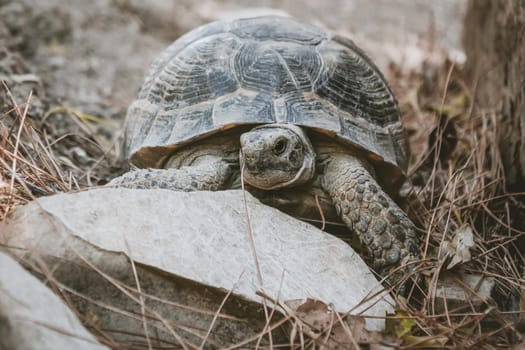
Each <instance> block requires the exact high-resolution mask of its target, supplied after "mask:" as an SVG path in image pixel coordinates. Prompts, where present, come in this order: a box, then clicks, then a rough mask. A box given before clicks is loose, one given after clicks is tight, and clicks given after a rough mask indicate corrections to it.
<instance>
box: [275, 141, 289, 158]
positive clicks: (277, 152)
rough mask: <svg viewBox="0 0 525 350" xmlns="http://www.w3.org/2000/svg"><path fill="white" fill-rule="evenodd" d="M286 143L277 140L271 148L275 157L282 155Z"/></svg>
mask: <svg viewBox="0 0 525 350" xmlns="http://www.w3.org/2000/svg"><path fill="white" fill-rule="evenodd" d="M286 146H287V142H286V140H283V139H281V140H278V141H277V142H276V143H275V145H274V146H273V153H274V154H275V155H277V156H278V155H280V154H283V152H284V151H286Z"/></svg>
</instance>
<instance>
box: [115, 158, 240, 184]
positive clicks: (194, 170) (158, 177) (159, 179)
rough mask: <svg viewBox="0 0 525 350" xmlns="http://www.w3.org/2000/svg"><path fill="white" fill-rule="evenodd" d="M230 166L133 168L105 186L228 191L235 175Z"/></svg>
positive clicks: (208, 163)
mask: <svg viewBox="0 0 525 350" xmlns="http://www.w3.org/2000/svg"><path fill="white" fill-rule="evenodd" d="M233 169H234V167H233V166H232V164H230V163H228V162H226V161H224V160H223V159H220V158H216V159H209V158H208V159H207V161H205V162H201V163H200V164H195V165H191V166H183V167H181V168H178V169H177V168H168V169H137V170H132V171H129V172H127V173H125V174H123V175H122V176H119V177H117V178H114V179H113V180H111V181H110V182H109V183H108V184H107V185H106V186H110V187H126V188H138V189H155V188H159V189H169V190H174V191H186V192H188V191H219V190H224V189H228V188H230V186H231V183H232V182H233V180H234V176H235V175H237V176H238V174H237V173H238V172H237V173H236V172H235V171H234V170H233Z"/></svg>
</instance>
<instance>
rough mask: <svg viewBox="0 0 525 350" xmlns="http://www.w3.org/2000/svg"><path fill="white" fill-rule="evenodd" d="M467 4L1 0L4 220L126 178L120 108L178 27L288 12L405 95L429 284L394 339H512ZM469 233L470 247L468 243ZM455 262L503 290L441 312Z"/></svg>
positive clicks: (507, 228) (506, 230)
mask: <svg viewBox="0 0 525 350" xmlns="http://www.w3.org/2000/svg"><path fill="white" fill-rule="evenodd" d="M247 6H248V8H247ZM464 7H465V3H464V1H460V0H446V1H445V0H443V1H440V2H430V1H425V0H413V1H410V0H390V1H387V0H376V1H367V0H346V1H343V0H327V1H322V2H319V1H309V0H308V1H304V2H301V3H298V2H296V1H291V0H290V1H288V0H285V1H272V0H257V1H251V2H249V3H248V2H243V1H233V0H204V1H200V2H194V1H191V0H180V1H164V0H145V1H140V0H94V1H81V0H68V1H66V0H46V1H39V0H0V80H2V86H0V135H1V138H0V170H1V172H0V220H2V219H5V218H6V217H8V216H9V215H10V213H11V212H12V210H13V208H15V207H16V206H17V205H21V204H24V203H27V201H29V200H31V199H33V198H36V197H40V196H43V195H49V194H53V193H57V192H69V191H74V190H79V189H84V188H87V187H93V186H97V185H103V184H105V183H106V182H107V181H108V180H109V179H111V178H112V177H113V176H115V175H116V174H119V173H120V172H122V171H124V169H125V167H126V164H124V162H122V161H121V160H120V159H119V154H120V138H121V126H122V123H123V120H124V117H125V113H126V109H127V106H128V105H129V104H130V103H131V101H132V100H133V99H134V98H135V95H136V93H137V91H138V89H139V87H140V85H141V83H142V81H143V79H144V76H145V74H146V71H147V68H148V66H149V64H150V62H151V61H152V60H153V58H154V57H155V56H157V55H158V54H159V53H160V52H161V51H162V50H163V49H164V48H165V47H166V46H167V45H168V44H169V43H171V42H172V41H173V40H174V39H176V38H177V37H178V36H180V35H181V34H182V33H184V32H186V31H188V30H190V29H192V28H194V27H196V26H197V25H199V24H203V23H206V22H209V21H211V20H217V19H227V18H232V17H237V16H245V15H254V14H255V15H257V14H267V13H273V14H285V13H289V14H291V15H293V16H296V17H299V18H302V19H305V20H308V21H310V22H313V23H315V24H318V25H321V26H324V27H327V28H329V29H332V30H336V31H338V32H341V33H343V34H346V35H349V36H351V37H352V38H353V39H354V40H355V41H356V43H358V44H359V45H360V46H361V47H363V48H364V49H365V50H366V51H367V52H368V53H369V55H370V56H371V57H372V58H373V59H374V60H375V61H376V62H377V64H378V65H379V67H380V68H381V69H382V70H383V71H384V72H385V75H386V76H387V79H388V80H389V81H390V83H391V85H392V87H393V89H394V91H395V92H396V95H397V96H398V99H399V102H400V107H401V110H402V113H403V122H404V124H405V126H406V128H407V130H408V132H409V138H410V148H411V153H412V155H411V161H410V169H409V175H410V181H409V182H408V183H407V185H406V186H404V188H403V190H402V193H401V196H400V198H399V201H400V203H401V204H402V205H403V206H404V207H405V209H406V210H407V211H408V212H409V214H410V216H411V218H412V219H413V220H414V222H416V223H417V225H418V227H420V229H421V230H420V231H421V234H422V237H423V239H422V247H421V248H422V251H423V252H424V257H425V259H424V260H423V261H422V265H421V271H422V272H423V275H424V276H426V277H425V279H426V281H427V284H428V289H426V290H424V291H421V292H420V293H416V294H418V295H412V296H410V297H409V298H408V299H406V300H405V299H400V300H398V304H397V315H396V318H394V320H395V321H394V322H393V323H392V324H393V325H394V326H393V327H394V329H390V330H389V334H390V335H392V334H395V336H396V337H397V338H399V339H402V341H403V345H405V346H414V347H416V346H418V344H419V345H421V344H423V346H433V347H436V346H445V345H446V346H448V347H450V348H457V347H461V346H464V347H474V346H482V347H485V348H500V347H502V346H503V347H506V346H509V344H511V343H513V342H518V341H519V339H520V338H519V337H520V336H519V335H518V332H514V330H515V328H513V327H514V325H513V322H516V320H517V319H518V317H517V316H516V314H515V312H516V310H518V309H519V306H518V304H519V296H520V288H523V287H522V286H523V284H522V279H521V276H520V274H522V273H523V271H522V267H519V266H520V264H521V265H522V261H523V257H522V256H521V255H520V254H522V253H520V252H522V250H521V249H520V248H519V240H518V238H519V237H520V235H522V231H519V228H520V227H519V221H520V220H521V217H520V215H518V214H516V213H519V212H520V204H519V202H517V201H516V200H515V198H514V197H513V196H512V194H508V193H506V192H505V189H504V183H505V179H504V176H503V175H502V170H501V166H500V162H499V158H498V157H499V155H498V152H497V150H496V149H495V148H494V147H493V145H494V133H493V129H494V121H495V119H494V115H491V114H490V113H485V114H475V113H473V110H474V108H473V105H472V102H471V101H472V89H471V88H470V85H469V84H468V83H467V82H465V81H464V80H463V78H462V75H461V69H462V65H463V64H464V63H465V56H464V54H463V52H462V51H461V43H460V37H461V28H462V16H463V15H464ZM468 238H471V240H472V241H474V242H475V244H474V243H473V245H468V244H467V245H466V247H465V245H462V243H461V242H462V240H468ZM458 242H459V243H458ZM471 253H472V255H471ZM451 261H454V264H453V265H457V266H459V268H458V267H456V270H452V272H458V273H459V272H462V273H463V272H468V273H470V274H473V275H484V276H490V277H491V278H493V280H494V281H495V287H494V291H495V293H496V294H495V295H496V296H495V297H494V298H493V299H490V301H487V302H484V303H482V305H483V306H482V308H481V309H479V308H477V306H476V308H474V309H475V311H474V309H469V310H468V312H467V311H464V310H460V309H457V310H456V311H457V312H456V314H453V317H451V316H450V315H449V312H452V311H451V310H445V311H437V309H438V308H435V299H434V298H435V296H436V288H435V287H436V285H437V281H438V279H439V276H440V273H441V271H442V270H448V267H450V263H451ZM450 268H452V267H450ZM66 299H67V298H66ZM464 304H465V303H464ZM463 306H464V305H463ZM458 310H459V311H458ZM460 311H461V312H460ZM480 311H483V313H482V312H480ZM408 316H410V317H409V318H408V320H409V322H403V321H401V320H403V319H404V317H408ZM86 318H87V319H89V317H86ZM377 337H379V336H377ZM385 339H386V338H385ZM112 347H117V346H116V345H115V344H112Z"/></svg>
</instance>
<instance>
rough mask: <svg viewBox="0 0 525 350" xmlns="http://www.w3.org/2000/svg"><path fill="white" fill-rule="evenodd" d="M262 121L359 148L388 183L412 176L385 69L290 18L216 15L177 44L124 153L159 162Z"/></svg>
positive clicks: (133, 119) (155, 75) (133, 117)
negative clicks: (313, 132)
mask: <svg viewBox="0 0 525 350" xmlns="http://www.w3.org/2000/svg"><path fill="white" fill-rule="evenodd" d="M264 123H291V124H295V125H299V126H304V127H307V128H309V129H314V130H316V131H318V132H321V133H324V134H326V135H329V136H330V137H332V138H333V139H336V140H338V141H339V142H343V143H346V144H348V145H352V146H354V147H357V148H359V149H361V150H362V151H365V152H366V154H367V156H368V157H369V158H370V159H371V160H372V161H373V162H375V164H376V165H378V164H379V165H380V166H382V167H383V168H382V170H384V171H383V172H386V175H387V176H386V178H389V180H388V182H390V183H393V182H394V181H396V179H398V178H400V177H403V175H404V174H405V171H406V147H405V143H406V138H405V134H404V131H403V129H402V126H401V123H400V113H399V108H398V105H397V101H396V99H395V97H394V95H393V93H392V91H391V90H390V88H389V86H388V84H387V82H386V81H385V79H384V77H383V75H382V74H381V72H380V71H379V70H378V68H377V67H376V66H375V65H374V64H373V63H372V62H371V61H370V59H369V58H368V57H367V56H366V55H365V54H364V53H363V51H361V50H360V49H359V48H358V47H356V45H355V44H354V43H353V42H352V41H351V40H349V39H347V38H344V37H342V36H339V35H337V34H334V33H331V32H327V31H325V30H322V29H320V28H317V27H315V26H312V25H308V24H305V23H302V22H299V21H297V20H295V19H292V18H286V17H273V16H270V17H258V18H249V19H239V20H235V21H232V22H214V23H211V24H207V25H204V26H202V27H199V28H197V29H195V30H193V31H191V32H189V33H188V34H186V35H184V36H182V37H181V38H179V39H178V40H177V41H175V42H174V43H173V44H172V45H171V46H169V47H168V48H167V49H166V50H165V51H164V53H162V55H161V56H160V57H159V58H158V59H157V60H156V61H154V62H153V64H152V66H151V68H150V71H149V74H148V76H147V78H146V80H145V82H144V85H143V86H142V89H141V91H140V93H139V96H138V98H137V100H135V102H134V103H133V104H132V105H131V106H130V108H129V110H128V115H127V119H126V134H125V138H126V141H125V149H124V152H125V155H126V157H127V158H129V159H130V161H131V162H132V163H133V164H135V165H137V166H139V167H159V164H162V159H164V158H166V156H168V155H170V154H173V151H174V150H175V149H177V148H179V147H181V146H183V145H187V144H188V143H191V142H194V141H196V140H199V139H202V138H205V137H208V136H210V135H212V134H214V133H218V132H223V131H225V130H227V129H230V128H233V127H237V126H240V125H247V124H249V125H257V124H264Z"/></svg>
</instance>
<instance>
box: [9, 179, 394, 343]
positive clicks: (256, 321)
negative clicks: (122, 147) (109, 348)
mask: <svg viewBox="0 0 525 350" xmlns="http://www.w3.org/2000/svg"><path fill="white" fill-rule="evenodd" d="M246 196H247V201H246V204H247V208H248V213H247V212H246V209H245V204H244V201H243V196H242V192H240V191H235V190H233V191H221V192H191V193H184V192H173V191H169V190H128V189H97V190H91V191H86V192H80V193H76V194H63V195H56V196H52V197H44V198H40V199H38V200H36V201H34V202H32V203H30V204H28V205H26V206H25V207H21V208H18V209H17V210H16V211H15V213H14V215H13V216H12V217H11V218H10V219H8V220H6V222H3V223H0V243H3V244H6V245H7V246H10V247H18V248H23V250H18V249H13V250H12V252H13V253H16V254H18V255H20V256H21V257H25V258H30V256H31V255H33V256H35V254H36V255H39V256H42V257H43V259H44V260H45V261H46V262H47V263H48V264H49V265H50V266H53V268H54V276H55V277H56V278H57V279H58V280H60V281H61V283H64V284H65V285H68V286H70V288H72V289H75V290H76V291H78V292H80V293H83V294H85V295H87V296H89V297H90V298H92V299H96V300H98V301H99V302H102V303H105V305H111V306H114V307H116V308H118V309H123V310H127V311H126V312H136V313H138V314H140V305H139V304H140V303H139V302H138V301H137V298H136V297H131V296H129V295H127V294H126V293H124V292H122V291H121V290H120V289H119V288H116V286H115V284H117V282H115V280H118V281H120V282H118V283H122V284H125V285H127V286H129V289H130V290H136V289H137V282H136V280H135V278H134V276H133V273H132V270H133V269H132V265H131V264H130V261H129V258H128V257H130V258H131V259H132V260H133V261H134V263H135V264H136V265H135V266H136V269H137V274H138V280H139V283H140V287H141V289H142V291H143V292H144V293H146V294H148V295H149V294H151V295H154V296H155V297H149V298H147V300H146V304H147V308H146V309H147V310H148V308H151V310H149V311H147V312H148V313H149V315H156V317H157V316H158V317H157V318H160V316H159V315H162V317H163V318H166V319H167V320H169V321H170V322H175V323H176V324H184V325H185V327H187V328H184V327H182V326H181V329H182V330H183V331H184V332H187V333H191V332H190V331H189V329H191V328H192V326H193V327H194V328H193V329H192V330H191V331H192V332H193V333H195V332H197V333H201V334H203V332H202V330H203V329H204V330H206V329H208V327H209V326H210V322H211V318H212V317H211V316H210V313H209V312H208V314H206V313H205V312H204V313H203V312H195V311H194V310H193V311H192V310H187V309H184V308H181V307H178V308H177V307H176V308H175V309H176V310H174V307H173V306H172V305H169V302H175V303H180V304H185V305H188V306H191V307H194V308H199V309H201V310H210V311H211V315H213V314H214V313H215V311H216V310H217V309H218V307H219V304H220V303H221V301H222V299H223V298H224V295H225V291H229V290H233V296H231V297H230V298H229V299H228V302H227V304H226V305H225V306H224V308H223V309H222V311H223V312H226V313H228V314H230V315H233V316H235V317H240V318H244V319H248V320H249V322H236V321H231V320H226V318H221V317H219V319H218V320H217V321H216V323H215V327H214V331H217V334H221V335H220V336H219V335H217V336H216V337H214V338H213V333H212V338H210V339H211V340H213V341H216V342H219V343H222V344H225V343H229V342H231V339H239V338H241V339H244V337H241V336H240V335H250V334H257V332H259V331H260V330H261V329H262V327H263V326H264V323H265V317H264V313H262V309H261V307H260V304H259V303H260V302H261V298H260V297H259V296H258V295H257V294H256V293H257V291H264V293H265V294H266V295H268V296H270V297H271V298H275V299H278V300H280V301H286V300H295V299H305V298H307V297H309V298H315V299H320V300H322V301H324V302H327V303H331V304H332V305H333V307H334V308H335V309H336V310H337V311H341V312H347V311H352V313H359V312H360V311H363V310H364V309H365V308H367V307H368V306H370V305H372V304H374V303H375V305H373V306H372V307H371V308H370V309H368V310H367V311H366V312H364V314H365V315H369V316H384V315H385V312H387V311H388V312H391V311H392V307H391V306H390V304H391V299H390V298H389V297H388V296H386V295H384V294H382V295H380V296H376V297H375V298H371V299H372V300H371V301H369V302H366V303H363V304H361V302H362V301H363V299H365V298H366V297H367V296H368V295H369V294H370V293H371V291H378V290H380V289H381V287H380V285H379V283H378V282H377V280H376V279H375V277H374V276H373V275H372V273H371V272H370V270H369V269H368V267H367V266H366V265H365V263H364V262H363V261H362V260H361V258H360V257H359V256H358V254H357V253H355V252H354V251H353V250H352V249H351V248H350V247H349V246H348V245H347V244H345V243H343V242H342V241H341V240H339V239H337V238H335V237H333V236H330V235H329V234H326V233H324V232H322V231H320V230H318V229H317V228H315V227H313V226H311V225H309V224H306V223H303V222H301V221H298V220H296V219H294V218H292V217H290V216H288V215H286V214H283V213H282V212H280V211H278V210H276V209H274V208H271V207H268V206H265V205H263V204H261V203H260V202H258V201H257V200H256V199H255V198H253V197H251V196H250V195H249V194H246ZM248 217H249V222H250V226H249V225H248ZM250 232H251V234H253V239H254V245H253V246H254V247H255V252H256V253H255V254H256V256H257V259H258V266H259V268H260V273H261V279H262V286H261V284H260V279H259V277H258V272H257V268H256V262H255V258H254V252H253V250H252V247H251V244H250V239H249V236H250ZM95 269H100V270H101V272H98V273H97V272H96V271H94V270H95ZM102 274H105V275H104V276H102ZM109 276H111V277H109ZM161 300H165V302H162V301H161ZM77 304H78V305H79V306H78V307H79V309H81V311H86V310H91V311H92V312H94V313H96V314H97V317H98V319H99V322H100V323H101V324H102V325H103V328H111V329H113V330H115V329H117V330H118V329H120V330H126V331H128V332H136V333H137V334H144V330H143V328H144V327H143V325H142V323H141V320H140V319H133V318H130V317H129V316H128V317H126V315H124V314H122V313H118V312H108V311H105V312H102V311H100V310H98V308H99V306H100V305H99V306H94V305H92V304H90V303H88V302H86V301H85V300H80V301H78V303H77ZM358 305H359V306H358ZM102 308H104V307H102ZM93 310H94V311H93ZM97 310H98V311H97ZM135 318H136V317H135ZM366 322H367V327H368V328H370V329H374V330H378V329H382V328H383V326H384V321H383V320H382V319H374V318H367V319H366ZM149 327H150V328H151V329H153V328H155V331H156V333H155V337H156V340H157V341H159V343H162V342H163V341H164V342H169V341H171V342H173V341H174V339H173V337H174V335H173V332H171V333H170V331H167V330H166V329H165V328H166V327H163V324H162V322H157V323H155V324H152V325H150V326H149ZM177 331H179V329H177ZM152 334H153V332H152ZM224 334H226V336H224ZM115 336H118V335H115ZM184 336H187V335H184ZM192 337H193V336H190V335H188V336H187V338H188V339H190V341H193V342H195V343H198V341H201V340H202V339H201V338H199V337H198V336H197V337H196V338H198V339H192ZM221 337H222V338H221ZM225 338H228V339H229V340H225Z"/></svg>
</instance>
